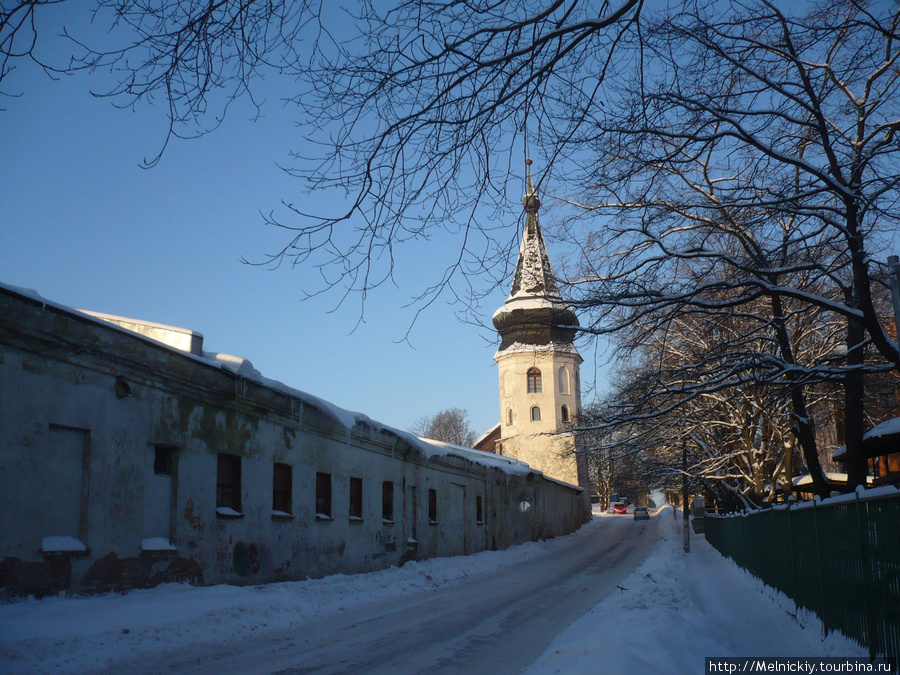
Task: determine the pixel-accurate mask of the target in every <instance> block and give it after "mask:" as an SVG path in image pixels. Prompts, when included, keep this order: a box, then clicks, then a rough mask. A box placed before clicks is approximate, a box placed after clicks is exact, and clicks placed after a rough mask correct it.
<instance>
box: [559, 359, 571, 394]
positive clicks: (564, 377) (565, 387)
mask: <svg viewBox="0 0 900 675" xmlns="http://www.w3.org/2000/svg"><path fill="white" fill-rule="evenodd" d="M559 393H560V394H568V393H569V371H568V369H567V368H566V367H565V366H562V367H561V368H560V369H559Z"/></svg>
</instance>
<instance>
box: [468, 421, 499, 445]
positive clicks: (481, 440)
mask: <svg viewBox="0 0 900 675" xmlns="http://www.w3.org/2000/svg"><path fill="white" fill-rule="evenodd" d="M499 430H500V422H497V424H495V425H494V426H492V427H491V428H490V429H488V430H487V431H485V432H484V433H483V434H481V436H479V437H478V438H477V439H476V440H475V442H474V443H472V445H474V446H478V445H481V444H482V443H484V441H485V440H486V439H487V437H488V436H490V435H491V434H496V433H497V432H498V431H499Z"/></svg>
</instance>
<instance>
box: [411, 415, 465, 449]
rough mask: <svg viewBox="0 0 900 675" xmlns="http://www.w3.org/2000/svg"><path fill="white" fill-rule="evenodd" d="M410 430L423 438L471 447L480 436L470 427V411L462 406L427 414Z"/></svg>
mask: <svg viewBox="0 0 900 675" xmlns="http://www.w3.org/2000/svg"><path fill="white" fill-rule="evenodd" d="M410 431H411V432H412V433H414V434H416V435H417V436H421V437H423V438H431V439H433V440H435V441H443V442H444V443H452V444H453V445H460V446H462V447H464V448H470V447H472V445H473V444H474V443H475V440H476V439H477V438H478V436H477V435H476V434H475V432H474V431H472V429H471V427H469V413H468V412H467V411H465V410H462V409H461V408H448V409H446V410H442V411H440V412H439V413H436V414H435V415H425V416H424V417H422V418H420V419H419V420H417V421H416V422H415V424H414V425H413V427H412V428H411V429H410Z"/></svg>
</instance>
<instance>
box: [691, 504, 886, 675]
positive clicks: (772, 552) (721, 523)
mask: <svg viewBox="0 0 900 675" xmlns="http://www.w3.org/2000/svg"><path fill="white" fill-rule="evenodd" d="M705 527H706V539H707V541H709V543H710V544H712V545H713V546H714V547H715V548H717V549H718V550H719V552H721V553H722V554H723V555H726V556H728V557H730V558H732V559H733V560H734V561H735V562H736V563H737V564H738V565H740V566H741V567H743V568H745V569H746V570H748V571H749V572H750V573H751V574H753V575H754V576H756V577H758V578H759V579H761V580H762V581H763V582H764V583H766V584H768V585H769V586H772V587H774V588H777V589H778V590H780V591H782V592H783V593H784V594H785V595H787V596H788V597H790V598H791V599H792V600H794V602H795V603H796V604H797V606H799V607H804V608H806V609H809V610H811V611H813V612H815V613H816V614H817V615H818V616H819V618H820V619H821V620H822V623H823V625H824V627H825V632H826V633H827V632H829V631H831V630H839V631H841V632H842V633H844V634H845V635H847V636H848V637H851V638H853V639H855V640H858V641H859V642H860V644H862V645H865V646H866V647H867V648H868V650H869V655H870V656H872V657H874V656H887V657H890V658H894V659H897V658H900V492H897V491H892V492H891V493H890V494H879V495H877V496H872V497H866V496H865V495H864V496H862V497H860V496H859V495H846V496H843V497H839V498H836V499H830V500H826V501H825V502H823V503H821V504H816V503H802V504H798V505H795V506H793V507H790V508H789V507H777V506H776V507H774V508H771V509H767V510H764V511H755V512H752V513H749V514H740V515H731V516H708V517H707V518H706V525H705Z"/></svg>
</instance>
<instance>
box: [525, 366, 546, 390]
mask: <svg viewBox="0 0 900 675" xmlns="http://www.w3.org/2000/svg"><path fill="white" fill-rule="evenodd" d="M542 391H543V385H542V383H541V371H540V370H538V369H537V368H529V369H528V393H529V394H540V393H541V392H542Z"/></svg>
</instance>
